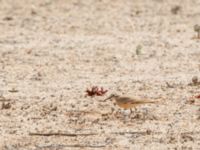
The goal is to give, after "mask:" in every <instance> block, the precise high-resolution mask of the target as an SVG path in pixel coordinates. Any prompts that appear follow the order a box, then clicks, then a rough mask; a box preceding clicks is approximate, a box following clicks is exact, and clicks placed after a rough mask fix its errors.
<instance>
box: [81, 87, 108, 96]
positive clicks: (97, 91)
mask: <svg viewBox="0 0 200 150" xmlns="http://www.w3.org/2000/svg"><path fill="white" fill-rule="evenodd" d="M85 92H86V95H85V96H90V97H94V96H103V95H104V94H105V93H106V92H108V90H104V89H103V87H101V88H99V87H97V86H93V87H92V88H91V89H87V90H86V91H85Z"/></svg>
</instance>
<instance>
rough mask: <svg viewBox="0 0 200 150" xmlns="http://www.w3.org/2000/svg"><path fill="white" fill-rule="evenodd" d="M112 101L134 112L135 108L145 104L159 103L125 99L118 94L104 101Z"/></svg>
mask: <svg viewBox="0 0 200 150" xmlns="http://www.w3.org/2000/svg"><path fill="white" fill-rule="evenodd" d="M108 99H111V100H115V103H116V104H117V105H118V106H119V107H120V108H123V109H130V111H131V112H132V108H135V109H136V107H137V106H139V105H143V104H154V103H157V102H158V101H150V100H147V99H137V98H131V97H123V96H119V95H116V94H111V95H110V96H109V97H108V98H106V99H105V100H104V101H106V100H108Z"/></svg>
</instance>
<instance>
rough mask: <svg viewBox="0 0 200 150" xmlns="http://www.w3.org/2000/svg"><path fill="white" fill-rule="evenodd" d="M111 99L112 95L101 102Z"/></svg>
mask: <svg viewBox="0 0 200 150" xmlns="http://www.w3.org/2000/svg"><path fill="white" fill-rule="evenodd" d="M111 98H112V95H111V96H109V97H108V98H106V99H104V100H103V101H106V100H108V99H111Z"/></svg>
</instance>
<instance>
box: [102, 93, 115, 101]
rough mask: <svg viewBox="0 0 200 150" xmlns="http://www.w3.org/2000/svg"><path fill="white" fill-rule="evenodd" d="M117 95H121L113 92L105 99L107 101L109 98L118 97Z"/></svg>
mask: <svg viewBox="0 0 200 150" xmlns="http://www.w3.org/2000/svg"><path fill="white" fill-rule="evenodd" d="M117 97H119V95H117V94H111V95H110V96H109V97H108V98H106V99H104V101H106V100H108V99H113V98H117Z"/></svg>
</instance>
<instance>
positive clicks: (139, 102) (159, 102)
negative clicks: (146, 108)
mask: <svg viewBox="0 0 200 150" xmlns="http://www.w3.org/2000/svg"><path fill="white" fill-rule="evenodd" d="M135 103H136V104H161V103H162V101H160V100H147V99H144V100H141V101H137V102H135Z"/></svg>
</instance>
